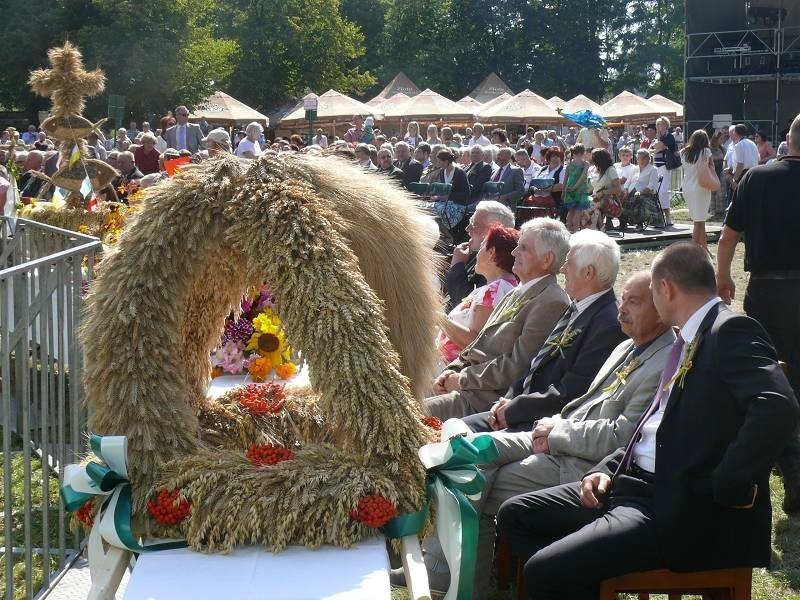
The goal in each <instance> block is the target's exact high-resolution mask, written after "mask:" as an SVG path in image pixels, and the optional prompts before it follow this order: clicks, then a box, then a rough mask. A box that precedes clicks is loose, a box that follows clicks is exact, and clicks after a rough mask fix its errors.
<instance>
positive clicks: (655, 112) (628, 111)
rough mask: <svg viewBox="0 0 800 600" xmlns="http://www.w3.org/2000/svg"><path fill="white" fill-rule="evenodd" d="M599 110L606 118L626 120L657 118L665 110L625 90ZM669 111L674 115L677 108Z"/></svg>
mask: <svg viewBox="0 0 800 600" xmlns="http://www.w3.org/2000/svg"><path fill="white" fill-rule="evenodd" d="M599 112H600V114H601V115H603V116H604V117H605V118H606V119H611V120H613V119H621V120H623V121H625V120H642V119H655V118H656V117H658V116H659V115H661V114H662V113H663V112H664V111H663V110H662V109H661V108H659V107H658V106H656V105H655V104H653V103H652V102H650V101H649V100H647V99H646V98H642V97H641V96H637V95H636V94H632V93H631V92H628V91H624V92H620V93H619V94H617V95H616V96H614V97H613V98H612V99H611V100H609V101H608V102H606V103H605V104H603V105H602V106H601V107H600V111H599ZM667 112H668V114H673V115H674V114H675V109H671V110H669V111H667Z"/></svg>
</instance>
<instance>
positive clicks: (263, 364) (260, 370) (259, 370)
mask: <svg viewBox="0 0 800 600" xmlns="http://www.w3.org/2000/svg"><path fill="white" fill-rule="evenodd" d="M247 371H248V372H249V373H250V376H251V377H252V378H253V379H254V380H255V381H264V379H266V377H267V375H269V372H270V371H272V361H270V360H269V359H268V358H264V357H263V356H260V357H258V358H257V359H255V360H253V361H252V362H251V363H250V366H249V367H247Z"/></svg>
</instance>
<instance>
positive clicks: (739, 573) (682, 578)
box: [600, 569, 753, 600]
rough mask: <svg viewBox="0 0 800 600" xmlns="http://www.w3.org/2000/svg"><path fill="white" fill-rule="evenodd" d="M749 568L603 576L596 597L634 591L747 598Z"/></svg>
mask: <svg viewBox="0 0 800 600" xmlns="http://www.w3.org/2000/svg"><path fill="white" fill-rule="evenodd" d="M752 576H753V569H717V570H714V571H697V572H694V573H675V572H673V571H669V570H667V569H658V570H656V571H644V572H641V573H628V574H627V575H620V576H619V577H612V578H611V579H606V580H605V581H604V582H603V584H602V586H601V587H600V600H615V599H616V597H617V594H622V593H628V594H638V595H639V600H649V598H650V594H667V596H668V597H669V600H680V598H681V597H682V596H683V595H684V594H695V595H699V596H702V597H703V599H704V600H750V593H751V585H752Z"/></svg>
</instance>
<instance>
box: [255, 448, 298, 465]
mask: <svg viewBox="0 0 800 600" xmlns="http://www.w3.org/2000/svg"><path fill="white" fill-rule="evenodd" d="M247 458H248V460H249V461H250V462H251V463H253V466H256V467H266V466H270V465H277V464H278V463H279V462H283V461H284V460H292V459H293V458H294V452H292V451H291V450H290V449H289V448H284V447H282V446H273V445H272V444H250V447H249V448H248V449H247Z"/></svg>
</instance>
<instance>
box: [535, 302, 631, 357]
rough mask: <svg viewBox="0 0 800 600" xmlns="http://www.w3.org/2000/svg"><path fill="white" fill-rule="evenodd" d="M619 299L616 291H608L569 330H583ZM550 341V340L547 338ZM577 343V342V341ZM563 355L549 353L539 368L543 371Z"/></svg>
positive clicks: (577, 318) (576, 319)
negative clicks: (544, 367)
mask: <svg viewBox="0 0 800 600" xmlns="http://www.w3.org/2000/svg"><path fill="white" fill-rule="evenodd" d="M616 299H617V297H616V296H615V295H614V290H608V291H607V292H606V293H605V294H603V295H602V296H600V297H599V298H598V299H597V300H595V301H594V302H592V303H591V304H590V305H589V306H588V307H587V308H586V310H584V311H583V312H582V313H581V314H579V315H578V316H577V317H576V318H575V320H574V321H573V322H572V325H570V326H569V329H570V330H572V331H574V330H575V329H583V328H584V326H585V325H586V324H587V323H589V322H590V321H591V320H592V318H593V317H594V315H595V314H596V313H597V312H598V311H600V309H602V308H604V307H605V306H606V305H607V304H609V303H611V302H614V301H615V300H616ZM581 335H583V332H581V333H580V334H579V337H580V336H581ZM547 339H548V341H550V338H547ZM576 341H577V340H576ZM560 356H561V354H560V353H559V352H558V351H556V352H548V353H547V355H546V356H545V357H544V358H543V359H542V362H540V363H539V368H540V369H541V368H542V366H544V365H546V364H547V363H548V362H550V361H551V360H553V359H554V358H556V357H560Z"/></svg>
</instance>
